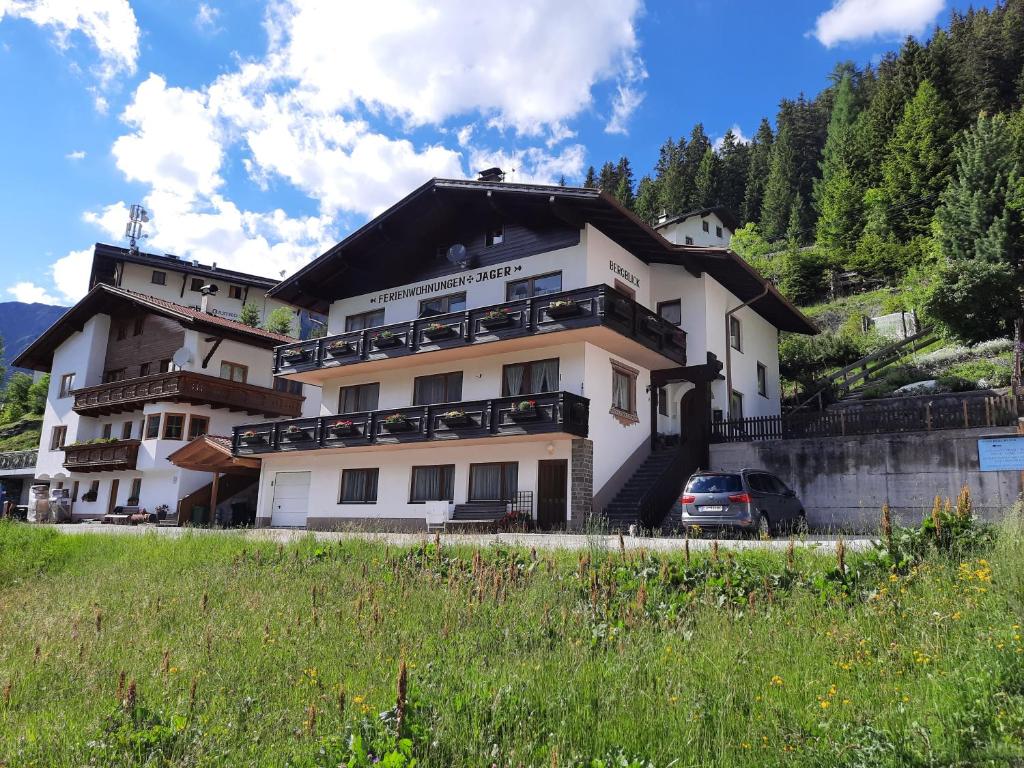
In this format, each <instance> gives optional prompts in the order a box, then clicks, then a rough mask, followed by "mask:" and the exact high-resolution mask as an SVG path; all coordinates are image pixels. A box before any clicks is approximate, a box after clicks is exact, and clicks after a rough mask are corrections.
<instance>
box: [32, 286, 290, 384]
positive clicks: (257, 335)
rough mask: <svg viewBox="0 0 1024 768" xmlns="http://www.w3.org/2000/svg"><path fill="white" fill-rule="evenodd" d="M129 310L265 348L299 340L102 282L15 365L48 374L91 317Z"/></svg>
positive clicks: (33, 344)
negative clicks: (60, 351)
mask: <svg viewBox="0 0 1024 768" xmlns="http://www.w3.org/2000/svg"><path fill="white" fill-rule="evenodd" d="M126 308H142V309H144V310H146V311H148V312H152V313H153V314H157V315H161V316H163V317H166V318H169V319H171V320H175V321H177V322H178V323H179V324H180V325H181V326H182V327H184V328H187V329H194V330H203V331H207V332H209V333H211V334H214V335H217V336H220V337H224V338H228V339H233V340H234V341H239V342H241V343H243V344H251V345H252V346H256V347H263V348H265V349H273V348H274V347H276V346H277V345H279V344H287V343H288V342H292V341H295V339H293V338H292V337H291V336H283V335H281V334H279V333H271V332H270V331H264V330H263V329H261V328H251V327H250V326H248V325H244V324H243V323H239V322H237V321H235V320H229V319H228V318H226V317H219V316H217V315H211V314H207V313H205V312H202V311H200V310H198V309H193V308H192V307H183V306H181V305H180V304H175V303H174V302H171V301H165V300H163V299H157V298H154V297H153V296H146V295H145V294H141V293H136V292H134V291H126V290H124V289H123V288H114V287H112V286H109V285H104V284H102V283H100V284H98V285H95V286H93V289H92V290H91V291H89V293H87V294H86V296H85V298H84V299H82V300H81V301H79V302H78V303H77V304H75V306H73V307H71V309H69V310H68V311H67V312H65V313H64V314H63V315H61V317H60V319H59V320H57V322H56V323H54V324H53V325H51V326H50V327H49V328H48V329H47V330H46V331H44V332H43V334H42V335H41V336H40V337H39V338H38V339H36V340H35V341H34V342H32V344H30V345H29V347H28V348H27V349H26V350H25V351H24V352H22V353H21V354H20V355H18V357H17V358H16V359H15V360H14V362H13V364H14V365H16V366H18V367H21V368H29V369H31V370H35V371H48V370H50V367H51V365H52V364H53V353H54V351H55V350H56V349H57V347H59V346H60V345H61V344H63V343H64V342H65V341H67V340H68V339H69V338H70V337H71V335H72V334H74V333H76V332H77V331H81V330H82V327H83V326H84V325H85V323H86V322H87V321H88V320H89V318H91V317H93V316H94V315H98V314H109V313H111V312H118V311H120V310H124V309H126Z"/></svg>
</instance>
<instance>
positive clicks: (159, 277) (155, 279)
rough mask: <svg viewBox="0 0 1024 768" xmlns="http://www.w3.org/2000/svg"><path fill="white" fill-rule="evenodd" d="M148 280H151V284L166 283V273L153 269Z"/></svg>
mask: <svg viewBox="0 0 1024 768" xmlns="http://www.w3.org/2000/svg"><path fill="white" fill-rule="evenodd" d="M149 282H151V283H152V284H153V285H167V273H166V272H158V271H157V270H155V269H154V270H153V276H152V277H151V278H149Z"/></svg>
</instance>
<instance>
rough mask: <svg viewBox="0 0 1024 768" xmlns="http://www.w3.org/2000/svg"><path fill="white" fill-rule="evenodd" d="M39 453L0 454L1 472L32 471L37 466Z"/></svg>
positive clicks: (13, 452)
mask: <svg viewBox="0 0 1024 768" xmlns="http://www.w3.org/2000/svg"><path fill="white" fill-rule="evenodd" d="M37 456H38V452H37V451H4V452H3V453H0V472H3V471H8V472H13V471H16V470H19V469H32V468H33V467H35V465H36V458H37Z"/></svg>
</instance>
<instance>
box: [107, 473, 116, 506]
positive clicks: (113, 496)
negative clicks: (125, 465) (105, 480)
mask: <svg viewBox="0 0 1024 768" xmlns="http://www.w3.org/2000/svg"><path fill="white" fill-rule="evenodd" d="M117 485H118V480H117V478H116V477H115V478H114V479H113V480H111V481H110V500H109V501H108V502H107V514H108V515H112V514H114V507H116V506H117Z"/></svg>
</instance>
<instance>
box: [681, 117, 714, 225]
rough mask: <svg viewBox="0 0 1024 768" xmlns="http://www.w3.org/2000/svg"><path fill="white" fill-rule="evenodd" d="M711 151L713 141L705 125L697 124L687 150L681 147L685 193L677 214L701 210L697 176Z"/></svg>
mask: <svg viewBox="0 0 1024 768" xmlns="http://www.w3.org/2000/svg"><path fill="white" fill-rule="evenodd" d="M710 149H711V139H709V138H708V135H707V134H706V133H704V124H703V123H697V124H696V125H695V126H693V130H692V131H690V141H689V143H688V144H687V145H686V147H685V148H683V147H680V150H681V152H682V156H683V157H682V162H683V174H682V175H683V191H682V200H680V202H679V206H678V208H677V209H676V211H675V212H676V213H683V212H685V211H692V210H693V209H694V208H700V207H701V206H702V205H703V203H701V202H700V201H699V193H698V191H697V174H698V173H699V172H700V164H701V162H702V161H703V160H704V157H705V156H706V155H707V153H708V151H709V150H710Z"/></svg>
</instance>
